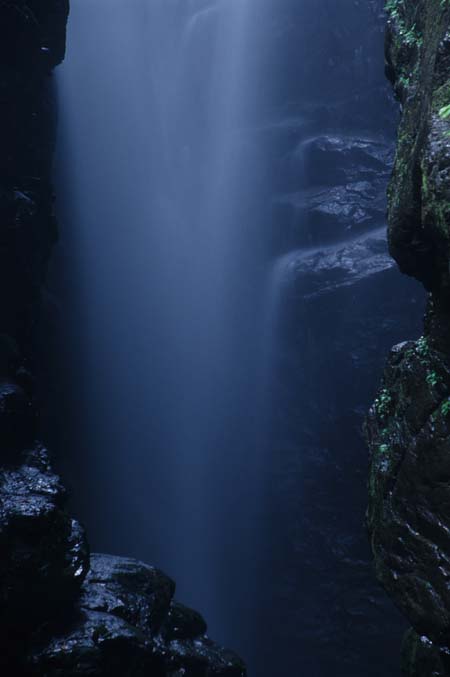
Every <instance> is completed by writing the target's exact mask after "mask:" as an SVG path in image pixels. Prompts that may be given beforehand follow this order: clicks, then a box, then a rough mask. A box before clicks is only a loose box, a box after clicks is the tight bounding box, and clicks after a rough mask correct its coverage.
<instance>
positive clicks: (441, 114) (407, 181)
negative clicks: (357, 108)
mask: <svg viewBox="0 0 450 677" xmlns="http://www.w3.org/2000/svg"><path fill="white" fill-rule="evenodd" d="M387 10H388V28H387V38H386V57H387V74H388V76H389V78H390V80H391V81H392V83H393V85H394V89H395V91H396V94H397V96H398V98H399V100H400V102H401V104H402V119H401V124H400V129H399V136H398V146H397V154H396V161H395V168H394V173H393V177H392V180H391V184H390V189H389V244H390V251H391V254H392V256H393V257H394V258H395V260H396V261H397V262H398V264H399V266H400V269H401V270H402V271H403V272H405V273H407V274H408V275H412V276H414V277H416V278H417V279H418V280H420V281H421V282H422V283H423V284H424V286H425V287H426V289H427V290H428V291H429V292H430V299H429V304H428V311H427V315H426V321H425V331H424V336H422V337H421V338H420V339H419V340H417V341H415V342H406V343H403V344H400V345H398V346H396V347H394V348H393V349H392V351H391V355H390V358H389V362H388V365H387V367H386V370H385V373H384V378H383V383H382V388H381V390H380V392H379V394H378V396H377V399H376V400H375V403H374V405H373V406H372V408H371V411H370V415H369V418H368V421H367V432H368V439H369V444H370V452H371V469H370V480H369V493H370V501H369V509H368V526H369V532H370V536H371V543H372V548H373V552H374V556H375V565H376V572H377V576H378V578H379V580H380V581H381V583H382V584H383V585H384V587H385V588H386V590H387V592H388V593H389V595H390V596H391V597H392V598H393V599H394V601H395V602H396V604H397V606H398V607H399V608H400V609H401V611H402V612H403V614H404V615H405V617H406V618H407V619H408V620H409V622H410V623H411V625H412V626H413V630H412V631H411V632H409V633H408V635H407V637H406V639H405V642H404V647H403V660H402V663H403V673H404V674H405V675H408V676H409V677H412V676H414V677H429V676H431V675H433V676H434V677H443V676H444V675H449V674H450V661H449V655H450V649H449V647H450V639H449V637H450V634H449V633H450V592H449V585H448V581H449V578H450V549H449V534H450V489H449V482H450V465H449V452H450V297H449V283H450V272H449V271H450V265H449V264H450V248H449V246H448V244H449V239H450V208H449V197H450V108H449V105H450V4H449V3H448V2H447V0H419V1H418V2H417V1H416V0H389V2H388V3H387Z"/></svg>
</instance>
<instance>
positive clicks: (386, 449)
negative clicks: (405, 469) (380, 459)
mask: <svg viewBox="0 0 450 677" xmlns="http://www.w3.org/2000/svg"><path fill="white" fill-rule="evenodd" d="M378 451H379V452H380V454H383V455H384V454H388V453H389V444H380V446H379V447H378Z"/></svg>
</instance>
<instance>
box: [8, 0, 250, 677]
mask: <svg viewBox="0 0 450 677" xmlns="http://www.w3.org/2000/svg"><path fill="white" fill-rule="evenodd" d="M68 10H69V7H68V2H67V1H66V0H39V1H38V0H0V94H1V95H0V150H1V152H0V283H1V288H2V294H1V295H0V625H1V628H2V632H1V634H0V672H1V674H2V675H3V674H4V675H5V676H6V675H8V677H26V676H30V677H31V676H33V675H36V676H38V675H39V676H41V677H42V675H46V677H64V676H67V677H69V676H70V677H74V676H75V675H80V677H81V675H98V676H99V677H100V676H101V675H104V677H127V676H128V677H139V676H141V675H142V677H144V675H145V677H150V676H153V677H159V676H161V677H164V676H169V675H171V676H172V677H178V676H181V675H185V676H187V677H188V676H190V677H212V676H213V675H214V676H217V677H220V676H221V675H222V676H223V677H226V676H229V677H241V676H243V675H245V667H244V665H243V663H242V662H241V661H240V659H239V658H237V657H236V656H235V655H234V654H232V653H231V652H228V651H226V650H224V649H223V648H222V647H220V646H218V645H217V644H215V643H214V642H212V641H211V640H210V639H209V638H208V637H207V635H206V631H207V628H206V623H205V621H204V620H203V618H202V617H201V616H200V615H199V614H197V613H196V612H195V611H192V610H190V609H187V608H186V607H184V606H182V605H180V604H178V603H177V602H175V601H174V600H173V593H174V589H175V585H174V583H173V582H172V581H171V580H170V579H169V578H167V576H165V575H164V574H163V573H161V572H159V571H157V570H156V569H153V568H152V567H149V566H147V565H145V564H141V563H139V562H136V561H134V560H127V559H121V558H114V557H109V556H107V555H95V556H92V557H90V556H89V547H88V544H87V540H86V536H85V533H84V530H83V528H82V526H81V525H80V524H79V523H78V522H77V521H76V520H75V519H73V517H72V516H71V515H70V514H69V512H68V511H67V509H66V502H67V494H66V491H65V489H64V486H63V485H62V483H61V480H60V478H59V477H58V476H57V475H56V474H55V473H54V471H53V469H52V465H51V460H50V458H49V454H48V452H47V450H46V448H45V446H44V445H43V444H42V442H40V441H39V415H38V411H37V406H36V397H35V387H34V378H33V372H34V367H33V352H34V351H33V343H34V338H35V325H36V320H37V318H38V316H39V308H40V299H41V292H42V285H43V282H44V279H45V274H46V268H47V263H48V259H49V257H50V254H51V250H52V246H53V244H54V242H55V240H56V237H57V227H56V221H55V217H54V213H53V193H52V186H51V166H52V154H53V146H54V134H55V115H54V110H53V109H54V105H53V96H52V78H51V71H52V69H53V68H54V67H55V66H56V65H57V64H59V63H60V62H61V60H62V59H63V58H64V51H65V39H66V21H67V16H68Z"/></svg>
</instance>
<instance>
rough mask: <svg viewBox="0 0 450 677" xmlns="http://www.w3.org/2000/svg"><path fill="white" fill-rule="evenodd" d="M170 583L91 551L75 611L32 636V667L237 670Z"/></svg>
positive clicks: (206, 673) (51, 671) (107, 671)
mask: <svg viewBox="0 0 450 677" xmlns="http://www.w3.org/2000/svg"><path fill="white" fill-rule="evenodd" d="M174 589H175V585H174V583H173V582H172V581H171V580H170V578H168V577H167V576H165V575H164V574H163V573H162V572H161V571H158V570H157V569H155V568H153V567H150V566H147V565H146V564H143V563H141V562H137V561H135V560H132V559H126V558H119V557H112V556H110V555H93V556H92V558H91V570H90V572H89V574H88V576H87V578H86V580H85V582H84V585H83V589H82V594H81V598H80V609H79V611H78V612H76V613H74V614H73V616H72V617H71V618H70V619H69V620H68V621H67V623H66V625H60V626H58V629H57V630H56V632H53V633H52V635H51V638H50V640H48V636H46V634H45V633H43V635H42V636H41V638H40V639H38V640H37V641H36V645H35V649H34V652H33V654H32V657H31V661H30V663H31V670H32V674H36V675H42V674H45V675H48V676H49V677H53V676H54V677H63V676H65V675H67V676H69V675H90V674H95V675H99V676H104V677H110V676H111V677H112V676H116V675H117V677H119V676H120V677H140V676H141V675H142V677H144V675H145V676H147V675H152V677H153V676H154V677H158V676H159V675H161V677H166V676H172V675H178V674H179V675H186V677H213V676H217V677H244V675H245V674H246V672H245V667H244V665H243V663H242V662H241V661H240V660H239V658H237V656H235V655H234V654H232V653H231V652H229V651H226V650H225V649H223V648H222V647H220V646H218V645H217V644H215V643H214V642H212V641H211V640H210V639H208V637H207V636H206V634H205V633H206V624H205V622H204V621H203V619H202V618H201V616H200V615H199V614H197V613H196V612H195V611H192V610H191V609H188V608H186V607H184V606H182V605H180V604H178V603H177V602H174V601H173V600H172V595H173V592H174Z"/></svg>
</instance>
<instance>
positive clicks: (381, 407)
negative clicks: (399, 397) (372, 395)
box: [374, 388, 392, 418]
mask: <svg viewBox="0 0 450 677" xmlns="http://www.w3.org/2000/svg"><path fill="white" fill-rule="evenodd" d="M391 404H392V397H391V395H390V394H389V391H388V390H387V389H386V388H383V390H382V391H381V392H380V394H379V395H378V397H377V398H376V400H375V404H374V406H375V411H376V412H377V414H378V416H381V418H385V417H386V416H387V415H388V414H389V410H390V408H391Z"/></svg>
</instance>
